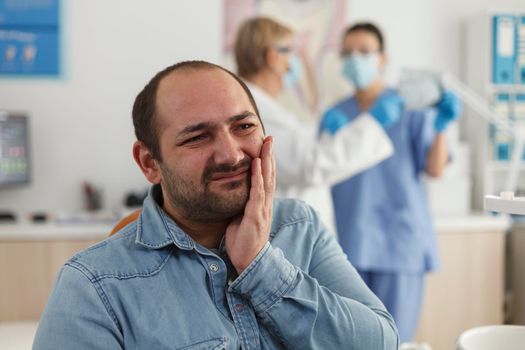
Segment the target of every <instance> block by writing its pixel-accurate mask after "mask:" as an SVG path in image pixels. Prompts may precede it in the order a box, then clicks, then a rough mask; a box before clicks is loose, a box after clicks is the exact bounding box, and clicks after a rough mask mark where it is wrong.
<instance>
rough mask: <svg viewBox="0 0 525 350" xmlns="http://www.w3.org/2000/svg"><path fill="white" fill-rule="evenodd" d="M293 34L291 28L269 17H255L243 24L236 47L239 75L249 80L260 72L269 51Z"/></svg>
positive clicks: (238, 33) (236, 40) (238, 32)
mask: <svg viewBox="0 0 525 350" xmlns="http://www.w3.org/2000/svg"><path fill="white" fill-rule="evenodd" d="M292 34H293V32H292V30H291V29H290V28H288V27H286V26H284V25H282V24H280V23H278V22H276V21H274V20H272V19H270V18H268V17H254V18H251V19H248V20H246V21H245V22H243V23H242V24H241V25H240V27H239V30H238V31H237V38H236V39H235V47H234V52H235V61H236V62H237V74H238V75H240V76H241V77H243V78H247V77H249V76H251V75H253V74H256V73H257V72H259V70H260V69H261V68H262V67H263V66H264V64H265V56H266V52H267V50H268V49H269V48H270V47H272V46H273V45H275V44H276V43H277V42H278V41H279V40H281V39H283V38H286V37H288V36H291V35H292Z"/></svg>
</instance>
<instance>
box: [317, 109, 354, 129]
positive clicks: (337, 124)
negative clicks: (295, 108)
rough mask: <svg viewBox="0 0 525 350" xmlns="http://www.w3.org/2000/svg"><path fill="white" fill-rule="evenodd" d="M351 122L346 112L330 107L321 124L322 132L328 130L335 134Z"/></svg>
mask: <svg viewBox="0 0 525 350" xmlns="http://www.w3.org/2000/svg"><path fill="white" fill-rule="evenodd" d="M349 122H350V120H349V119H348V117H347V116H346V114H344V113H343V112H341V111H340V110H338V109H335V108H330V109H329V110H327V111H326V112H325V113H324V115H323V119H322V120H321V125H320V133H323V132H324V131H327V132H328V133H329V134H330V135H333V134H335V133H336V132H337V131H338V130H339V129H341V128H342V127H343V126H345V125H346V124H348V123H349Z"/></svg>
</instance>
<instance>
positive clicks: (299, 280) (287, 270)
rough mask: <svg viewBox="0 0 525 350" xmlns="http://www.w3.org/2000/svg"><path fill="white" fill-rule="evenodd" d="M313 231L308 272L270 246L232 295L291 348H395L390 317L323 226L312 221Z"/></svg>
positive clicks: (258, 257) (396, 340)
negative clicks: (242, 300) (242, 298)
mask: <svg viewBox="0 0 525 350" xmlns="http://www.w3.org/2000/svg"><path fill="white" fill-rule="evenodd" d="M313 226H314V227H313V228H314V229H315V230H316V233H317V235H316V239H315V240H314V243H313V245H314V246H313V252H312V258H311V264H310V268H309V270H308V271H302V270H301V269H299V268H297V267H296V266H294V265H293V264H291V263H290V262H289V261H288V260H287V259H286V257H285V256H284V254H283V251H282V250H281V249H279V248H275V247H273V246H272V245H271V244H270V243H268V244H267V245H266V246H265V247H264V249H263V250H262V251H261V252H260V253H259V255H258V256H257V257H256V259H254V261H253V262H252V263H251V264H250V266H248V268H247V269H246V270H245V271H243V273H242V274H241V275H240V276H239V277H238V278H237V279H236V280H235V281H234V282H233V283H232V284H231V285H230V290H231V291H233V292H236V293H240V294H242V295H245V296H247V297H248V298H249V299H250V301H251V304H252V306H253V308H254V310H255V313H256V314H257V316H258V318H259V319H260V320H261V322H263V323H264V325H265V327H266V328H267V329H268V330H270V331H271V332H272V333H273V334H274V335H276V336H277V337H279V338H280V339H281V341H282V342H284V343H285V344H288V345H289V346H290V348H292V346H291V344H293V348H296V349H368V350H376V349H397V346H398V344H399V340H398V333H397V329H396V327H395V324H394V320H393V319H392V316H391V315H390V314H389V313H388V312H387V311H386V309H385V307H384V306H383V304H382V303H381V302H380V301H379V299H378V298H377V297H376V296H375V295H374V294H373V293H372V292H371V291H370V290H369V289H368V288H367V286H366V285H365V283H364V282H363V280H362V279H361V278H360V277H359V275H358V273H357V271H356V270H355V269H354V268H353V267H352V265H351V264H350V262H348V260H347V258H346V256H345V255H344V253H343V251H342V250H341V248H340V247H339V245H338V244H337V242H336V241H335V239H334V237H333V236H332V235H330V234H329V233H327V231H326V229H325V228H324V226H323V225H322V223H320V222H319V221H318V220H316V219H314V220H313ZM290 325H293V326H290Z"/></svg>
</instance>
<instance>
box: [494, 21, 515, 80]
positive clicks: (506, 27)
mask: <svg viewBox="0 0 525 350" xmlns="http://www.w3.org/2000/svg"><path fill="white" fill-rule="evenodd" d="M492 20H493V22H492V25H493V28H492V29H493V31H492V82H493V83H494V84H514V83H515V82H516V80H515V75H516V72H515V67H516V60H517V47H516V46H517V35H516V32H517V25H516V16H513V15H503V14H502V15H495V16H494V17H493V19H492Z"/></svg>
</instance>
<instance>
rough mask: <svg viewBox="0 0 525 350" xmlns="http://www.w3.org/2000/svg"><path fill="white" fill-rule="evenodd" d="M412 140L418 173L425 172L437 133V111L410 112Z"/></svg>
mask: <svg viewBox="0 0 525 350" xmlns="http://www.w3.org/2000/svg"><path fill="white" fill-rule="evenodd" d="M408 113H410V139H411V142H412V151H413V157H414V161H415V164H416V171H417V173H418V174H419V173H421V172H424V171H425V169H426V167H427V156H428V151H429V150H430V147H431V146H432V143H433V142H434V138H435V137H436V131H435V129H434V120H435V118H436V111H435V110H433V109H426V110H424V111H410V112H408Z"/></svg>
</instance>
